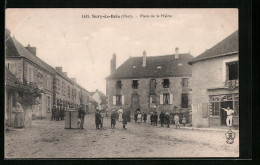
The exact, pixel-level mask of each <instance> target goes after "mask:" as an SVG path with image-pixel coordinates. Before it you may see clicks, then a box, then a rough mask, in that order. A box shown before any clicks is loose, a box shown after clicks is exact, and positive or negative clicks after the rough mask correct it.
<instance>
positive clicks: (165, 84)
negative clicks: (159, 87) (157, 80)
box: [162, 79, 170, 88]
mask: <svg viewBox="0 0 260 165" xmlns="http://www.w3.org/2000/svg"><path fill="white" fill-rule="evenodd" d="M162 84H163V87H164V88H169V86H170V80H169V79H163V83H162Z"/></svg>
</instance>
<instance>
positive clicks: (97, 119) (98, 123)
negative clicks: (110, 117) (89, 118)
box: [95, 110, 102, 129]
mask: <svg viewBox="0 0 260 165" xmlns="http://www.w3.org/2000/svg"><path fill="white" fill-rule="evenodd" d="M101 118H102V116H101V114H100V112H99V110H97V111H96V114H95V123H96V129H99V125H101Z"/></svg>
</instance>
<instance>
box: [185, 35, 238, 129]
mask: <svg viewBox="0 0 260 165" xmlns="http://www.w3.org/2000/svg"><path fill="white" fill-rule="evenodd" d="M238 54H239V52H238V31H236V32H234V33H232V34H231V35H230V36H228V37H227V38H225V39H224V40H222V41H221V42H219V43H218V44H216V45H215V46H213V47H212V48H210V49H208V50H206V51H205V52H204V53H202V54H200V55H199V56H197V57H195V58H194V59H192V60H191V61H190V62H189V64H190V65H192V79H193V82H192V94H193V96H192V124H193V126H195V127H212V126H221V125H226V112H225V111H223V110H221V107H222V108H227V107H230V108H231V109H233V110H235V114H234V117H233V124H234V125H238V116H239V91H238V87H239V81H238V80H239V73H238Z"/></svg>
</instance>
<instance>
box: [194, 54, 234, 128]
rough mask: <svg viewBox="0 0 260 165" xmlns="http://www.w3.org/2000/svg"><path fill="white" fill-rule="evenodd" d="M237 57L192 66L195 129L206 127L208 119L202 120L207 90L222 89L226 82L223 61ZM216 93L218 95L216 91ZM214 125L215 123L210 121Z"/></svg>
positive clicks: (222, 58)
mask: <svg viewBox="0 0 260 165" xmlns="http://www.w3.org/2000/svg"><path fill="white" fill-rule="evenodd" d="M237 57H238V55H232V56H224V57H218V58H212V59H208V60H203V61H198V62H195V63H193V64H192V124H193V126H195V127H201V126H203V127H208V126H209V119H208V117H205V118H203V116H202V113H203V112H202V107H203V104H204V105H205V104H208V103H209V96H208V95H209V92H208V91H207V89H208V88H216V87H224V84H225V81H226V76H225V74H226V69H225V67H223V66H224V64H225V61H228V60H232V59H235V58H237ZM216 93H219V94H220V92H218V91H216ZM211 122H212V123H214V122H215V121H213V120H212V121H211Z"/></svg>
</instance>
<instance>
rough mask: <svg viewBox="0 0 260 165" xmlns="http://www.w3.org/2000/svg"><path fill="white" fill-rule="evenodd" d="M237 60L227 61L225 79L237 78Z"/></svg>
mask: <svg viewBox="0 0 260 165" xmlns="http://www.w3.org/2000/svg"><path fill="white" fill-rule="evenodd" d="M238 77H239V73H238V61H236V62H230V63H227V80H238Z"/></svg>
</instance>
